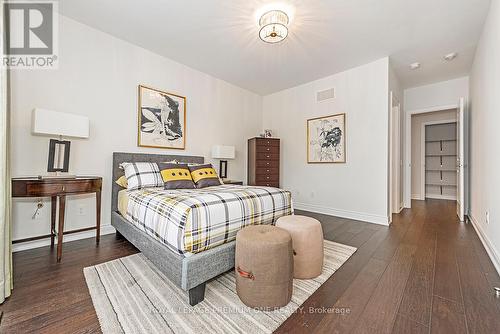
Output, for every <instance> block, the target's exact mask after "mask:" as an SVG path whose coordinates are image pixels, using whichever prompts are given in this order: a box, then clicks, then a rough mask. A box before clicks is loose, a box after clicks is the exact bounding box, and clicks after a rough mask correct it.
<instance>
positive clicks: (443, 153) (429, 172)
mask: <svg viewBox="0 0 500 334" xmlns="http://www.w3.org/2000/svg"><path fill="white" fill-rule="evenodd" d="M456 159H457V141H456V123H445V124H434V125H426V126H425V197H429V198H443V199H455V198H456V194H457V172H456V168H455V166H456Z"/></svg>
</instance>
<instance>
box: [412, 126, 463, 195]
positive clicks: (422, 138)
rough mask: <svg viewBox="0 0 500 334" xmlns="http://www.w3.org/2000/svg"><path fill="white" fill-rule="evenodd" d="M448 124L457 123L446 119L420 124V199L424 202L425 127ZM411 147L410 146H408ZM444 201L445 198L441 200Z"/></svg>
mask: <svg viewBox="0 0 500 334" xmlns="http://www.w3.org/2000/svg"><path fill="white" fill-rule="evenodd" d="M449 123H457V120H456V119H446V120H440V121H428V122H423V123H422V128H421V129H420V131H421V133H420V147H421V148H422V149H421V150H420V194H421V196H420V199H421V200H425V199H426V198H427V197H426V196H425V161H426V159H425V149H426V145H425V127H426V126H427V125H436V124H449ZM410 146H411V145H410ZM443 199H445V198H443Z"/></svg>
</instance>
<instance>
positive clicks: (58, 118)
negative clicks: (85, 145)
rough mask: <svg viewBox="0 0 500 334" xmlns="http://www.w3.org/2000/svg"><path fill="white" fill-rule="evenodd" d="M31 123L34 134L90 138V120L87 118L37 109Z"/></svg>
mask: <svg viewBox="0 0 500 334" xmlns="http://www.w3.org/2000/svg"><path fill="white" fill-rule="evenodd" d="M31 121H32V130H33V133H34V134H41V135H56V136H65V137H76V138H88V137H89V118H88V117H85V116H80V115H74V114H68V113H64V112H58V111H52V110H46V109H39V108H37V109H35V110H33V117H32V119H31Z"/></svg>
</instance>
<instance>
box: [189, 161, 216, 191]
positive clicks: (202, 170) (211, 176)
mask: <svg viewBox="0 0 500 334" xmlns="http://www.w3.org/2000/svg"><path fill="white" fill-rule="evenodd" d="M189 170H190V171H191V177H192V179H193V181H194V183H196V188H205V187H211V186H219V185H221V183H220V180H219V176H217V172H216V171H215V169H214V168H213V167H212V165H211V164H205V165H198V166H189Z"/></svg>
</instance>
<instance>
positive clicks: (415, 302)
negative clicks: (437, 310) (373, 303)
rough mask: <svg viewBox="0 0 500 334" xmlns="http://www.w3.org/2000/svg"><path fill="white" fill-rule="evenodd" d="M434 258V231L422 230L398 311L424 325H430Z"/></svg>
mask: <svg viewBox="0 0 500 334" xmlns="http://www.w3.org/2000/svg"><path fill="white" fill-rule="evenodd" d="M435 258H436V233H435V232H434V231H433V230H432V229H431V230H426V231H423V232H422V235H421V237H420V242H419V245H418V249H417V251H416V252H415V256H414V260H413V266H412V268H411V272H410V277H409V278H408V281H407V284H406V288H405V291H404V293H403V299H402V301H401V305H400V306H399V310H398V312H399V313H400V314H401V315H404V316H405V317H406V318H409V319H412V320H414V321H416V322H418V323H421V324H424V325H425V326H429V325H430V317H431V308H432V291H433V285H434V284H433V282H434V260H435Z"/></svg>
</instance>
